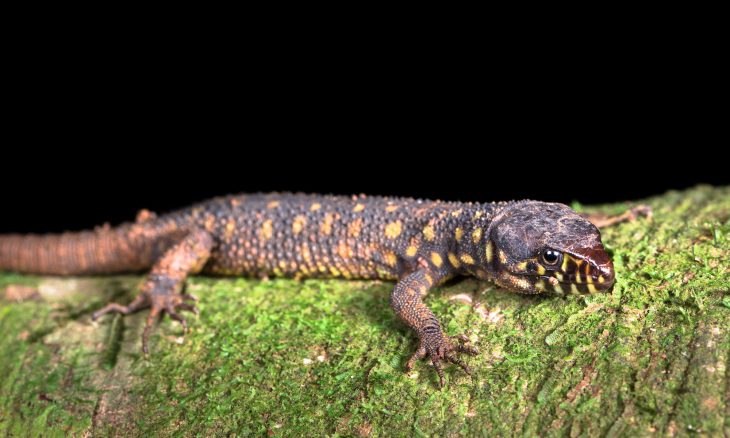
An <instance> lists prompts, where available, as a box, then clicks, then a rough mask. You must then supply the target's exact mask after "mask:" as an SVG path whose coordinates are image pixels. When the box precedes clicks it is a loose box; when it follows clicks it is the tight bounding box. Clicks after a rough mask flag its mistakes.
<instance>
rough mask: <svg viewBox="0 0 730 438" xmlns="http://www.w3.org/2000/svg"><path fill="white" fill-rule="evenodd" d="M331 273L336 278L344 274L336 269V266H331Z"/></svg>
mask: <svg viewBox="0 0 730 438" xmlns="http://www.w3.org/2000/svg"><path fill="white" fill-rule="evenodd" d="M330 273H331V274H332V275H333V276H334V277H339V276H340V275H342V273H341V272H340V271H339V270H338V269H337V268H335V267H334V266H330Z"/></svg>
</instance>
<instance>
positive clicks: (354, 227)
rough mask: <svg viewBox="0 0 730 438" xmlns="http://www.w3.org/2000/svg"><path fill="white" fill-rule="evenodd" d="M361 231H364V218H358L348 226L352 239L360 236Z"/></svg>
mask: <svg viewBox="0 0 730 438" xmlns="http://www.w3.org/2000/svg"><path fill="white" fill-rule="evenodd" d="M361 230H362V218H357V219H355V220H354V221H352V222H350V223H349V224H348V225H347V234H348V235H349V236H350V237H358V236H360V231H361Z"/></svg>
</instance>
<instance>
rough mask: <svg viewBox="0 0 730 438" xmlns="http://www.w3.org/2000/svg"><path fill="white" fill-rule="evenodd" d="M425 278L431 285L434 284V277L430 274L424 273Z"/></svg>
mask: <svg viewBox="0 0 730 438" xmlns="http://www.w3.org/2000/svg"><path fill="white" fill-rule="evenodd" d="M423 278H425V279H426V283H428V285H429V286H431V285H433V277H431V275H430V274H423Z"/></svg>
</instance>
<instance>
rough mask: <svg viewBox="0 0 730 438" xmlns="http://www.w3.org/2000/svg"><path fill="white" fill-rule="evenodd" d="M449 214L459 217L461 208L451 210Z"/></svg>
mask: <svg viewBox="0 0 730 438" xmlns="http://www.w3.org/2000/svg"><path fill="white" fill-rule="evenodd" d="M451 216H453V217H459V216H461V209H458V210H454V211H452V212H451Z"/></svg>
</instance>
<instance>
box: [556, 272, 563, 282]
mask: <svg viewBox="0 0 730 438" xmlns="http://www.w3.org/2000/svg"><path fill="white" fill-rule="evenodd" d="M555 278H557V279H558V281H563V280H564V278H563V274H561V273H560V272H556V273H555Z"/></svg>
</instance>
